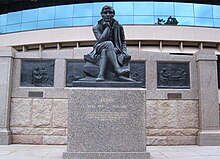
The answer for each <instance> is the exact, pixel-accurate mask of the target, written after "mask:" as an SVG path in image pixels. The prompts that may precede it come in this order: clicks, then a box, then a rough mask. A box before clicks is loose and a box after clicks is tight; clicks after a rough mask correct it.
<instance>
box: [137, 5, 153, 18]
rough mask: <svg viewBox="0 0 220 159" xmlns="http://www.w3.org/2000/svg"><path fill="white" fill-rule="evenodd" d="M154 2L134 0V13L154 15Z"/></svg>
mask: <svg viewBox="0 0 220 159" xmlns="http://www.w3.org/2000/svg"><path fill="white" fill-rule="evenodd" d="M153 14H154V11H153V2H134V15H153Z"/></svg>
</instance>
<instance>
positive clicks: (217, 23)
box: [214, 19, 220, 27]
mask: <svg viewBox="0 0 220 159" xmlns="http://www.w3.org/2000/svg"><path fill="white" fill-rule="evenodd" d="M214 27H220V19H214Z"/></svg>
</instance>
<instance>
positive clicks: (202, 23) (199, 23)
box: [195, 18, 213, 26]
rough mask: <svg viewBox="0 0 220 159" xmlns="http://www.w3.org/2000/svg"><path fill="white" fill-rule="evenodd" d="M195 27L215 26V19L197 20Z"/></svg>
mask: <svg viewBox="0 0 220 159" xmlns="http://www.w3.org/2000/svg"><path fill="white" fill-rule="evenodd" d="M195 25H197V26H213V19H207V18H195Z"/></svg>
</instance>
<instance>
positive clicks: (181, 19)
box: [175, 17, 195, 25]
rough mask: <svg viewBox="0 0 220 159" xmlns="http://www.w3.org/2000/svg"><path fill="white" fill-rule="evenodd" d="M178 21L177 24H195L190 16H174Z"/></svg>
mask: <svg viewBox="0 0 220 159" xmlns="http://www.w3.org/2000/svg"><path fill="white" fill-rule="evenodd" d="M175 18H176V20H177V21H178V22H179V23H178V25H195V23H194V18H190V17H175Z"/></svg>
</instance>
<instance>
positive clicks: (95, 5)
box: [93, 2, 113, 16]
mask: <svg viewBox="0 0 220 159" xmlns="http://www.w3.org/2000/svg"><path fill="white" fill-rule="evenodd" d="M112 4H113V3H112V2H100V3H93V16H100V12H101V10H102V7H104V6H105V5H109V6H113V5H112Z"/></svg>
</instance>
